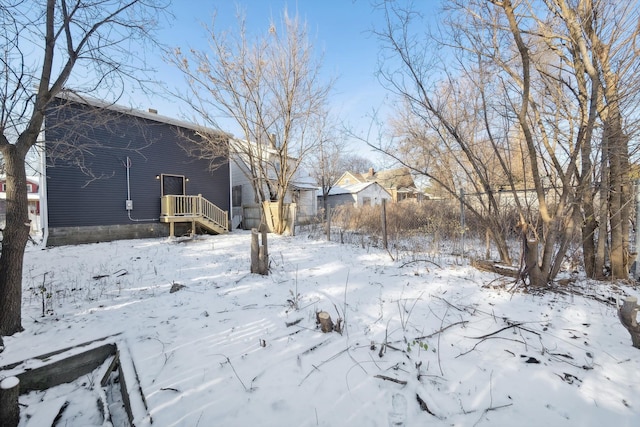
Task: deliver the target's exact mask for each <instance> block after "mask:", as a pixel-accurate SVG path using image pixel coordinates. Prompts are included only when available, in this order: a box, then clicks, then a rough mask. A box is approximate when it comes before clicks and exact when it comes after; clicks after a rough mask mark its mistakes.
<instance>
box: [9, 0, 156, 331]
mask: <svg viewBox="0 0 640 427" xmlns="http://www.w3.org/2000/svg"><path fill="white" fill-rule="evenodd" d="M164 8H165V5H164V4H163V1H155V0H96V1H92V2H85V1H80V0H71V1H70V0H66V1H62V0H47V1H45V2H33V1H24V0H8V1H4V2H3V3H2V5H0V33H1V36H0V68H2V72H0V101H1V102H0V130H1V133H0V153H1V154H2V156H3V159H4V163H5V170H6V185H7V188H6V194H7V200H6V203H7V214H6V225H5V229H4V230H3V235H2V254H1V255H0V335H11V334H13V333H15V332H18V331H20V330H21V329H22V322H21V298H22V266H23V257H24V249H25V246H26V243H27V240H28V237H29V228H30V227H29V217H28V204H27V192H26V188H27V186H26V170H25V159H26V157H27V154H28V152H29V150H30V149H31V148H32V147H34V146H36V144H37V140H38V135H39V134H40V132H41V130H42V126H43V124H44V117H45V112H46V111H47V109H48V108H49V107H50V105H51V103H52V102H53V101H54V99H55V97H56V96H57V95H58V94H59V93H61V92H62V91H63V89H66V90H67V91H73V92H75V93H77V94H82V93H92V94H96V95H99V96H111V97H114V96H115V97H116V98H117V97H118V96H119V93H118V90H123V89H124V88H123V82H125V81H133V82H137V83H144V82H148V78H147V77H146V71H148V70H147V69H146V67H145V66H144V63H143V61H142V56H141V55H139V54H137V52H135V51H134V52H132V51H131V49H132V48H134V47H135V46H136V42H143V41H153V38H152V37H150V36H151V34H150V31H151V30H152V29H153V28H154V26H155V25H156V24H157V22H158V18H159V16H160V14H161V13H162V12H163V10H164Z"/></svg>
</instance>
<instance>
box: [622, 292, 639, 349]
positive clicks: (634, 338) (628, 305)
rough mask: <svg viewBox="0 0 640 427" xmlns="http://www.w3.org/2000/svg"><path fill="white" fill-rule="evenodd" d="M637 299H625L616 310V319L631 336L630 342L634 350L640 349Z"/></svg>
mask: <svg viewBox="0 0 640 427" xmlns="http://www.w3.org/2000/svg"><path fill="white" fill-rule="evenodd" d="M638 310H640V305H638V298H636V297H627V298H625V299H624V303H623V304H622V307H620V308H619V309H618V317H619V318H620V322H622V326H624V327H625V328H626V329H627V331H629V333H630V334H631V342H632V345H633V346H634V347H635V348H640V325H638Z"/></svg>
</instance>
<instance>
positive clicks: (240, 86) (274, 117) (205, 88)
mask: <svg viewBox="0 0 640 427" xmlns="http://www.w3.org/2000/svg"><path fill="white" fill-rule="evenodd" d="M238 27H239V28H238V29H236V30H232V31H228V32H225V31H221V30H219V29H218V27H217V26H216V23H215V17H214V22H213V24H211V26H207V27H205V30H206V33H207V36H208V38H209V45H210V50H209V51H198V50H195V49H191V50H189V51H188V53H184V52H183V51H182V50H181V49H179V48H177V49H175V50H174V51H173V52H170V53H169V54H168V57H167V59H168V61H169V62H170V63H172V64H174V65H176V66H177V67H178V68H179V69H180V70H181V71H182V72H183V73H184V75H185V77H186V80H187V83H188V85H189V90H188V91H187V93H183V94H178V96H180V97H181V98H182V99H184V100H185V101H186V102H187V103H188V105H189V106H190V107H191V108H192V109H193V113H194V120H195V121H196V122H199V123H202V124H203V125H204V126H206V127H209V128H222V126H221V125H220V123H219V119H220V118H221V117H222V118H225V119H231V120H232V121H234V122H235V123H236V124H237V125H238V127H239V128H240V132H241V136H240V138H239V139H238V140H236V141H235V142H233V143H232V144H231V151H232V154H231V157H232V160H233V161H236V162H240V161H241V162H243V163H245V164H246V165H247V166H248V167H247V168H246V171H247V172H246V173H247V177H248V179H250V180H251V182H252V183H253V187H254V191H255V196H256V201H257V202H264V201H275V202H277V210H278V215H277V216H278V219H279V222H277V223H276V224H275V230H273V231H274V232H276V233H278V234H281V233H283V232H284V231H285V226H286V223H285V215H284V211H285V209H284V198H285V194H286V192H287V190H288V188H289V183H290V182H291V180H292V178H293V177H294V176H295V174H296V172H297V170H298V168H299V167H300V165H301V163H302V162H303V160H304V158H305V157H306V156H307V155H308V153H309V152H310V151H312V150H314V149H316V148H317V147H318V145H319V143H320V141H321V139H322V135H323V132H322V125H323V123H324V118H325V115H326V110H325V107H326V105H325V104H326V101H327V97H328V95H329V90H330V87H331V83H330V82H329V83H326V84H325V83H322V82H321V79H320V64H321V61H320V60H317V59H316V58H315V57H314V55H313V46H312V45H311V43H310V42H309V40H308V37H307V32H306V27H305V25H304V24H302V23H301V22H300V19H299V18H298V17H297V16H295V17H290V16H289V14H288V13H287V11H286V10H285V11H284V14H283V19H282V25H281V26H280V27H278V26H277V25H276V24H275V22H271V23H270V25H269V27H268V28H267V29H266V31H265V32H263V33H262V34H261V35H259V36H258V37H256V39H255V40H251V39H250V37H249V34H248V33H247V29H246V25H245V21H244V17H243V16H239V17H238ZM200 148H201V152H202V153H203V155H206V156H212V157H215V156H216V155H219V154H220V153H222V152H223V151H221V150H224V149H225V147H224V146H222V145H221V144H219V143H218V141H217V140H215V139H209V138H206V135H205V141H204V143H203V144H202V145H201V147H200ZM207 153H208V154H207Z"/></svg>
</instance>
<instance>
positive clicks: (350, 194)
mask: <svg viewBox="0 0 640 427" xmlns="http://www.w3.org/2000/svg"><path fill="white" fill-rule="evenodd" d="M383 199H384V200H387V202H389V201H391V200H392V197H391V194H390V193H389V192H388V191H387V190H385V189H384V187H382V186H381V185H380V184H378V183H377V182H375V181H372V182H360V183H357V184H351V185H344V186H341V187H340V186H338V187H333V188H331V191H329V195H328V196H327V206H328V207H330V208H335V207H336V206H340V205H347V204H351V205H353V206H356V207H358V206H375V205H379V204H381V203H382V200H383ZM318 203H319V204H320V205H322V203H323V201H322V195H320V196H319V197H318Z"/></svg>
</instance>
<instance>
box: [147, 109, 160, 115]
mask: <svg viewBox="0 0 640 427" xmlns="http://www.w3.org/2000/svg"><path fill="white" fill-rule="evenodd" d="M149 112H150V113H151V114H158V110H156V109H155V108H149Z"/></svg>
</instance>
